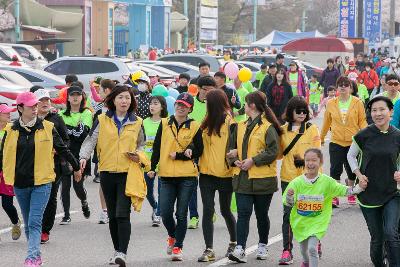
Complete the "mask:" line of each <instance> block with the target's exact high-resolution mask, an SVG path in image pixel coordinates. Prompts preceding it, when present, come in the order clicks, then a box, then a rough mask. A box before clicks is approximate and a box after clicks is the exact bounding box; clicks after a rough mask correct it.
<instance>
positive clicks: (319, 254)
mask: <svg viewBox="0 0 400 267" xmlns="http://www.w3.org/2000/svg"><path fill="white" fill-rule="evenodd" d="M317 251H318V257H319V258H320V259H321V258H322V244H321V241H318V245H317Z"/></svg>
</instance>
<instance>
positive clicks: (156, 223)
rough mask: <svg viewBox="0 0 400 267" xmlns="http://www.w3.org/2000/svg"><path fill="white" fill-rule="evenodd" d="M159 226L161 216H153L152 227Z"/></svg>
mask: <svg viewBox="0 0 400 267" xmlns="http://www.w3.org/2000/svg"><path fill="white" fill-rule="evenodd" d="M160 225H161V216H157V215H155V216H154V218H153V224H152V226H153V227H159V226H160Z"/></svg>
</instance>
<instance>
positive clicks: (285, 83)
mask: <svg viewBox="0 0 400 267" xmlns="http://www.w3.org/2000/svg"><path fill="white" fill-rule="evenodd" d="M278 73H282V74H283V79H282V85H289V83H288V80H287V74H286V71H285V69H284V68H280V69H278V71H277V72H276V73H275V76H274V80H273V83H274V85H277V84H278V79H277V78H276V75H277V74H278Z"/></svg>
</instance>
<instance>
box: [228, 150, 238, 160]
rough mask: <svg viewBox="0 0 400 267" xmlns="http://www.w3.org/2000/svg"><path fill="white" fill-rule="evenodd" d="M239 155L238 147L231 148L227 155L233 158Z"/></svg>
mask: <svg viewBox="0 0 400 267" xmlns="http://www.w3.org/2000/svg"><path fill="white" fill-rule="evenodd" d="M237 156H238V151H237V149H232V150H229V152H228V153H226V157H227V158H228V159H233V158H236V157H237Z"/></svg>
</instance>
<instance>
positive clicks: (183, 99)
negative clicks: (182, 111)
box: [175, 93, 194, 108]
mask: <svg viewBox="0 0 400 267" xmlns="http://www.w3.org/2000/svg"><path fill="white" fill-rule="evenodd" d="M175 102H176V103H182V104H184V105H185V106H187V107H188V108H191V107H192V106H193V104H194V99H193V96H191V95H190V94H188V93H182V94H180V95H179V96H178V98H177V99H176V101H175Z"/></svg>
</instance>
